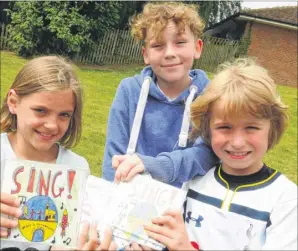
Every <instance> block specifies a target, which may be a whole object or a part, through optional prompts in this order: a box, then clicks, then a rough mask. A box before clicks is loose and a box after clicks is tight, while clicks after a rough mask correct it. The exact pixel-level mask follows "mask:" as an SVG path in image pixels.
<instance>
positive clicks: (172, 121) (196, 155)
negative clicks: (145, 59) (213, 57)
mask: <svg viewBox="0 0 298 251" xmlns="http://www.w3.org/2000/svg"><path fill="white" fill-rule="evenodd" d="M147 76H150V77H151V79H152V80H153V81H151V84H150V87H149V94H148V98H147V102H146V106H145V110H144V114H143V118H142V122H141V127H140V131H139V135H138V140H137V145H136V153H137V154H138V156H139V157H140V159H141V160H142V161H143V163H144V166H145V172H148V173H150V174H151V175H152V177H153V178H155V179H157V180H160V181H163V182H166V183H169V184H171V185H174V186H177V187H180V186H181V185H182V183H183V182H185V181H188V180H191V179H192V178H193V177H195V176H197V175H204V174H205V173H206V172H207V171H208V170H209V169H210V168H212V167H213V166H215V164H216V163H217V160H218V159H217V157H216V156H215V154H214V153H213V151H212V150H211V148H210V147H208V146H207V145H206V144H205V143H204V142H203V141H202V140H201V139H200V138H199V139H197V140H196V141H195V142H189V141H188V142H187V145H186V147H179V146H178V140H179V134H180V129H181V126H182V120H183V114H184V109H185V102H186V100H187V97H188V96H189V94H190V88H187V89H185V90H184V91H183V92H182V93H181V94H180V95H179V96H178V97H177V98H175V99H174V100H169V99H168V98H167V97H166V96H165V94H163V92H162V91H161V90H160V89H159V87H158V86H157V84H156V83H155V81H156V76H155V74H154V72H153V71H152V68H151V67H150V66H148V67H145V68H144V69H143V70H142V72H141V74H139V75H135V76H134V77H129V78H125V79H123V80H122V81H121V83H120V85H119V87H118V90H117V92H116V95H115V98H114V101H113V104H112V106H111V109H110V114H109V119H108V127H107V138H106V145H105V152H104V161H103V177H104V178H105V179H107V180H110V181H113V180H114V175H115V170H114V169H113V167H112V157H113V156H114V155H123V154H126V150H127V147H128V143H129V139H130V136H131V129H132V126H133V122H134V117H135V113H136V110H137V105H138V100H139V96H140V92H141V88H142V84H143V82H144V79H145V77H147ZM189 76H190V78H191V79H192V83H191V85H195V86H196V87H197V88H195V89H196V90H197V92H196V94H195V97H197V96H198V95H199V94H200V93H201V92H202V91H203V89H204V88H205V87H206V85H207V84H208V82H209V80H208V77H207V75H206V74H205V72H203V71H202V70H192V71H190V74H189Z"/></svg>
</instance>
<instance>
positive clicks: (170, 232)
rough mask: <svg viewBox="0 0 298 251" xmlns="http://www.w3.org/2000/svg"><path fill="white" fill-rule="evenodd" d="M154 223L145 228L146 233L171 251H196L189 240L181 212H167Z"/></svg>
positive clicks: (153, 221) (154, 220)
mask: <svg viewBox="0 0 298 251" xmlns="http://www.w3.org/2000/svg"><path fill="white" fill-rule="evenodd" d="M152 223H153V224H150V225H145V226H144V229H145V231H146V233H147V234H148V236H149V237H151V238H152V239H154V240H156V241H159V242H160V243H162V244H163V245H165V246H166V247H167V248H168V249H169V250H195V249H194V248H193V246H192V245H191V243H190V241H189V239H188V234H187V231H186V228H185V224H184V221H183V218H182V214H181V212H179V211H167V212H165V214H164V216H162V217H158V218H155V219H153V220H152Z"/></svg>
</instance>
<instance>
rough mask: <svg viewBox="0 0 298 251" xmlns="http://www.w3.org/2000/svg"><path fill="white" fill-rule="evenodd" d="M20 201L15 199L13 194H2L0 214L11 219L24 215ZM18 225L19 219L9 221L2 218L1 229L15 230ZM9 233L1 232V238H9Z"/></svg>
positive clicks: (0, 197) (0, 220)
mask: <svg viewBox="0 0 298 251" xmlns="http://www.w3.org/2000/svg"><path fill="white" fill-rule="evenodd" d="M19 206H20V200H19V199H18V198H15V197H14V196H12V195H11V194H8V193H2V192H1V195H0V212H1V214H6V215H8V216H11V217H16V218H18V217H20V216H21V215H22V210H21V209H20V208H19ZM17 225H18V220H17V219H8V218H5V217H2V216H1V219H0V227H3V228H15V227H17ZM7 235H8V232H7V230H6V229H1V230H0V236H1V238H2V237H7Z"/></svg>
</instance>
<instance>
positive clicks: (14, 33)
mask: <svg viewBox="0 0 298 251" xmlns="http://www.w3.org/2000/svg"><path fill="white" fill-rule="evenodd" d="M122 5H123V3H121V2H113V1H110V2H106V1H105V2H94V1H92V2H91V1H79V2H72V1H18V2H14V3H12V4H11V6H10V8H9V9H7V13H8V15H9V16H10V18H11V23H10V25H9V32H10V45H11V47H12V48H13V49H15V51H16V52H17V53H18V54H19V55H21V56H31V55H36V54H46V53H59V54H65V55H72V54H74V53H76V52H80V51H81V50H82V48H84V46H86V45H88V44H91V43H94V42H96V41H97V40H98V39H99V38H100V37H101V36H102V35H103V34H104V33H105V32H106V31H108V30H109V29H113V28H115V27H118V25H119V23H118V22H119V19H120V13H121V10H122Z"/></svg>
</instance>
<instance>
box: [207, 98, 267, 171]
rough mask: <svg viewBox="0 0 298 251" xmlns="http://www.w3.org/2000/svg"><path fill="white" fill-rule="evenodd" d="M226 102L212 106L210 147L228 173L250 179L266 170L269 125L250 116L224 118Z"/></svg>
mask: <svg viewBox="0 0 298 251" xmlns="http://www.w3.org/2000/svg"><path fill="white" fill-rule="evenodd" d="M222 102H223V101H221V100H218V101H216V102H215V103H214V104H213V105H212V115H211V119H210V131H211V145H212V149H213V151H214V152H215V154H216V155H217V156H218V157H219V158H220V159H221V160H222V162H223V165H222V166H223V169H224V171H225V172H227V173H229V174H232V175H248V174H252V173H255V172H257V171H258V170H260V168H261V167H262V166H263V162H262V158H263V156H264V155H265V153H266V151H267V149H268V140H269V132H270V126H271V125H270V121H269V120H268V119H257V118H255V117H253V116H251V115H243V116H241V117H239V116H229V117H227V118H225V117H224V116H223V114H224V110H223V103H222Z"/></svg>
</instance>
